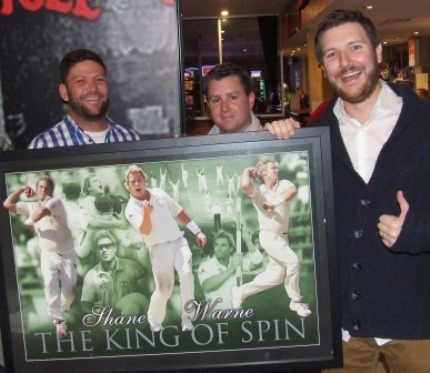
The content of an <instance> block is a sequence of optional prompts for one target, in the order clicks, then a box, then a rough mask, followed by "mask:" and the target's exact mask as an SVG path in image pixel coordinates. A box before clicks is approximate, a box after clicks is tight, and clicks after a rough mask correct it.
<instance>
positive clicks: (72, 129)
mask: <svg viewBox="0 0 430 373" xmlns="http://www.w3.org/2000/svg"><path fill="white" fill-rule="evenodd" d="M106 121H107V123H108V125H109V130H108V132H107V134H106V137H105V141H104V142H105V143H109V142H123V141H135V140H140V139H141V137H140V134H139V133H138V132H136V131H134V130H132V129H128V128H124V127H122V126H120V125H119V124H116V123H115V122H114V121H113V120H112V119H110V118H106ZM87 144H95V142H94V141H93V139H92V138H91V137H90V136H88V134H86V133H85V132H84V130H83V129H82V128H81V127H79V126H78V125H77V124H76V123H75V122H74V121H73V119H72V118H71V117H70V116H69V115H67V117H66V118H65V119H64V120H63V121H61V122H59V123H57V124H56V125H55V126H53V127H51V128H49V129H47V130H46V131H44V132H42V133H41V134H39V135H37V136H36V137H35V138H34V139H33V140H32V141H31V143H30V145H29V147H28V148H29V149H44V148H56V147H59V146H73V145H87Z"/></svg>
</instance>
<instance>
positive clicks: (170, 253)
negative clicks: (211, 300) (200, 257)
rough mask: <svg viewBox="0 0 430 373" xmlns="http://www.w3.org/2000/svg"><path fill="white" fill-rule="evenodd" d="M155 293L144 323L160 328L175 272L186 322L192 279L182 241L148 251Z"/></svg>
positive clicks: (189, 262)
mask: <svg viewBox="0 0 430 373" xmlns="http://www.w3.org/2000/svg"><path fill="white" fill-rule="evenodd" d="M149 252H150V254H151V263H152V273H153V275H154V281H155V290H154V292H153V293H152V295H151V300H150V303H149V309H148V321H149V323H150V324H151V325H154V324H160V325H161V324H162V323H163V320H164V318H165V316H166V306H167V302H168V301H169V299H170V297H171V295H172V292H173V288H174V286H175V272H174V271H175V270H176V272H177V273H178V276H179V290H180V297H181V307H182V308H181V309H182V315H181V318H182V319H187V318H188V319H189V318H190V316H189V314H188V313H187V312H185V306H186V304H187V302H189V301H190V300H193V299H194V276H193V272H192V265H191V250H190V246H189V245H188V242H187V240H186V239H185V238H184V237H181V238H178V239H177V240H175V241H172V242H168V243H164V244H160V245H154V246H151V247H150V248H149Z"/></svg>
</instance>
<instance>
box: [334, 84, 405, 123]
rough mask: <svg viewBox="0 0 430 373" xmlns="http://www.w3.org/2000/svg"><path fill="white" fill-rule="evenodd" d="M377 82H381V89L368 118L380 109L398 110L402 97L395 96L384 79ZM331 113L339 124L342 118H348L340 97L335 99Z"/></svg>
mask: <svg viewBox="0 0 430 373" xmlns="http://www.w3.org/2000/svg"><path fill="white" fill-rule="evenodd" d="M379 83H380V84H381V86H382V89H381V92H380V93H379V96H378V99H377V100H376V102H375V104H374V105H373V107H372V110H371V113H370V118H372V117H373V115H374V114H375V113H378V112H381V111H392V112H400V109H401V104H402V98H401V97H399V96H397V95H396V93H395V92H394V91H393V90H392V89H391V88H390V86H389V85H388V84H387V83H386V82H385V81H383V80H380V81H379ZM333 113H334V114H335V115H336V118H337V119H338V120H339V123H340V124H341V123H342V122H343V121H342V119H343V118H349V115H348V114H347V113H346V111H345V104H344V102H343V100H342V99H341V98H340V97H339V98H338V99H337V100H336V103H335V105H334V107H333Z"/></svg>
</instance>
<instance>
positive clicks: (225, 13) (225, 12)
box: [220, 10, 228, 17]
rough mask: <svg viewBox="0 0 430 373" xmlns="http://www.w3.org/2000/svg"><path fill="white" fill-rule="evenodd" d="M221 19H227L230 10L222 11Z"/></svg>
mask: <svg viewBox="0 0 430 373" xmlns="http://www.w3.org/2000/svg"><path fill="white" fill-rule="evenodd" d="M220 14H221V17H227V16H228V10H221V13H220Z"/></svg>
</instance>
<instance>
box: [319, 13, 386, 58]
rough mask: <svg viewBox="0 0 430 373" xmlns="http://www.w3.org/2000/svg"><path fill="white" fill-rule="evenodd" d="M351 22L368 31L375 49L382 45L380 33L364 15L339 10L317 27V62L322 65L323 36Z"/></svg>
mask: <svg viewBox="0 0 430 373" xmlns="http://www.w3.org/2000/svg"><path fill="white" fill-rule="evenodd" d="M349 22H356V23H359V24H360V25H361V26H362V27H363V28H364V31H366V34H367V36H368V38H369V40H370V42H371V44H372V46H373V48H374V49H376V47H377V46H378V45H379V44H380V43H381V41H380V39H379V36H378V32H377V31H376V27H375V25H374V24H373V22H372V21H371V20H370V19H369V18H367V17H365V16H364V15H363V13H361V12H359V11H356V10H344V9H337V10H334V11H333V12H331V13H330V14H329V15H328V16H327V17H325V19H323V20H322V21H321V22H320V23H319V24H318V26H317V31H316V34H315V37H314V42H315V49H316V55H317V60H318V62H319V63H322V50H321V45H320V39H321V35H322V34H323V33H324V32H325V31H327V30H330V29H331V28H333V27H337V26H340V25H343V24H345V23H349Z"/></svg>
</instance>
